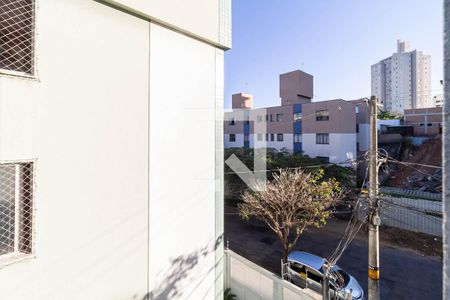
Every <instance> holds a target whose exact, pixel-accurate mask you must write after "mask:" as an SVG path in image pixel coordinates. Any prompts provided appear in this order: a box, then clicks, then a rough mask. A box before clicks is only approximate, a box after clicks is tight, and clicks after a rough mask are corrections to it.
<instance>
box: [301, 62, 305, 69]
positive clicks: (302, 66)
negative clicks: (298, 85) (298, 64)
mask: <svg viewBox="0 0 450 300" xmlns="http://www.w3.org/2000/svg"><path fill="white" fill-rule="evenodd" d="M304 65H305V64H304V63H303V62H302V71H303V66H304Z"/></svg>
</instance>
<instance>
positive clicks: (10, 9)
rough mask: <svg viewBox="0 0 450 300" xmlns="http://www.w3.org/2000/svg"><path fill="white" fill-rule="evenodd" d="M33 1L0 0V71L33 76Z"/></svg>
mask: <svg viewBox="0 0 450 300" xmlns="http://www.w3.org/2000/svg"><path fill="white" fill-rule="evenodd" d="M34 8H35V0H0V69H2V70H7V71H13V72H19V73H22V74H27V75H33V74H34Z"/></svg>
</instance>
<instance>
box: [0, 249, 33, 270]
mask: <svg viewBox="0 0 450 300" xmlns="http://www.w3.org/2000/svg"><path fill="white" fill-rule="evenodd" d="M33 258H35V256H34V254H32V253H31V254H26V253H21V252H13V253H8V254H4V255H1V256H0V269H3V268H4V267H7V266H9V265H12V264H15V263H19V262H21V261H24V260H28V259H33Z"/></svg>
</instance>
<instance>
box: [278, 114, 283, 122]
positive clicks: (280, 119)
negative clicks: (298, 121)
mask: <svg viewBox="0 0 450 300" xmlns="http://www.w3.org/2000/svg"><path fill="white" fill-rule="evenodd" d="M277 122H283V114H277Z"/></svg>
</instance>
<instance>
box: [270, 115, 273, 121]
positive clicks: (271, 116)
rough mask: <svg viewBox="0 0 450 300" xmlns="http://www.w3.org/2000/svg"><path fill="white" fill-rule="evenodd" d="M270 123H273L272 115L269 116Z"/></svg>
mask: <svg viewBox="0 0 450 300" xmlns="http://www.w3.org/2000/svg"><path fill="white" fill-rule="evenodd" d="M270 122H273V115H272V114H271V115H270Z"/></svg>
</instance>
